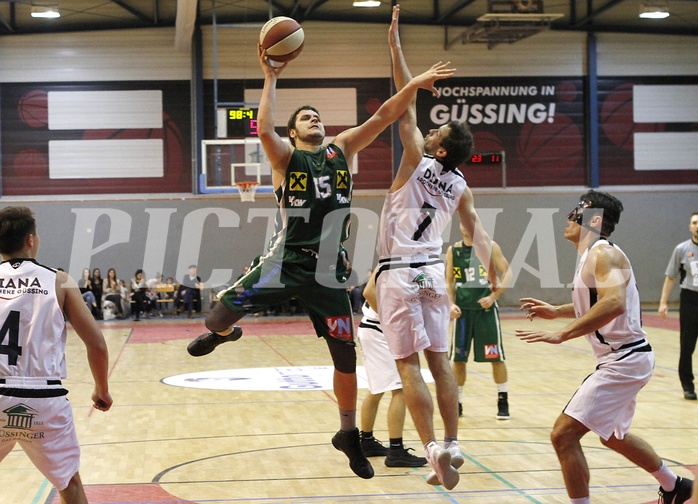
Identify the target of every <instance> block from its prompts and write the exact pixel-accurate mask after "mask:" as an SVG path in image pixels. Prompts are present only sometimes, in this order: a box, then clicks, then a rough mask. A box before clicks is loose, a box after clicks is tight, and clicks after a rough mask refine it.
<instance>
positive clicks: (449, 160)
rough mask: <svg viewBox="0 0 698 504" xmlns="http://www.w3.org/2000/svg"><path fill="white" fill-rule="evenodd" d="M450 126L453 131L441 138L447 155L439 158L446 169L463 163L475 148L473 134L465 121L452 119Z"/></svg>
mask: <svg viewBox="0 0 698 504" xmlns="http://www.w3.org/2000/svg"><path fill="white" fill-rule="evenodd" d="M448 127H449V128H450V130H451V132H450V133H449V134H448V136H447V137H446V138H444V139H442V140H441V147H443V148H444V149H445V150H446V155H445V156H444V157H443V158H439V162H440V163H441V164H442V165H444V168H446V169H452V168H455V167H456V166H458V165H460V164H463V163H464V162H465V161H466V160H467V159H468V158H469V157H470V153H471V152H472V150H473V135H472V133H471V132H470V129H469V128H468V126H467V125H466V124H465V123H461V122H458V121H450V122H449V123H448Z"/></svg>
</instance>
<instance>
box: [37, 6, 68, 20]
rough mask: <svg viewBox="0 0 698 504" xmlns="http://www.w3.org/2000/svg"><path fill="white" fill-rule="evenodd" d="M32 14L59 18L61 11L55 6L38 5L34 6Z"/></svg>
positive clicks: (39, 16) (38, 16)
mask: <svg viewBox="0 0 698 504" xmlns="http://www.w3.org/2000/svg"><path fill="white" fill-rule="evenodd" d="M31 16H32V17H34V18H59V17H61V13H60V12H58V9H57V8H55V7H40V6H38V5H34V6H32V13H31Z"/></svg>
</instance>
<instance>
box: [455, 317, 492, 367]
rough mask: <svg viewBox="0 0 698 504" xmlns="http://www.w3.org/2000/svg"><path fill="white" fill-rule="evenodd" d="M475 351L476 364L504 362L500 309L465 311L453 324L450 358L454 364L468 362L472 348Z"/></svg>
mask: <svg viewBox="0 0 698 504" xmlns="http://www.w3.org/2000/svg"><path fill="white" fill-rule="evenodd" d="M471 345H472V347H473V348H474V349H475V362H501V361H503V360H504V346H503V345H502V328H501V327H500V325H499V309H498V308H497V307H495V306H493V307H492V308H490V309H489V310H463V311H462V314H461V316H460V317H458V318H457V319H456V320H455V321H454V322H453V324H452V332H451V341H450V345H449V352H448V354H449V355H448V356H449V359H451V360H452V361H453V362H468V356H469V355H470V347H471Z"/></svg>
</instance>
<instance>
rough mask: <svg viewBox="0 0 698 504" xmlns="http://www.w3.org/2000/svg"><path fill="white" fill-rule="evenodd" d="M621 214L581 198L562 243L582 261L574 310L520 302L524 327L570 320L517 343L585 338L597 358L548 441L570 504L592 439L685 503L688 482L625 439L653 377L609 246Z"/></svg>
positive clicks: (616, 207)
mask: <svg viewBox="0 0 698 504" xmlns="http://www.w3.org/2000/svg"><path fill="white" fill-rule="evenodd" d="M622 211H623V205H622V203H621V202H620V201H619V200H618V199H617V198H615V197H613V196H611V195H610V194H607V193H603V192H597V191H594V190H590V191H588V192H587V193H586V194H584V195H582V198H581V200H580V202H579V204H578V205H577V207H576V208H575V209H574V210H573V211H572V212H570V214H569V215H568V216H567V227H566V228H565V239H567V240H568V241H570V242H572V243H573V244H575V246H576V249H577V251H578V252H579V254H580V255H581V258H580V261H579V264H578V265H577V270H576V272H575V275H574V280H573V291H572V303H569V304H565V305H560V306H552V305H550V304H548V303H545V302H544V301H540V300H538V299H533V298H523V299H521V302H522V303H523V304H522V305H521V309H522V310H526V311H527V316H528V318H529V319H534V318H536V317H540V318H544V319H554V318H558V317H569V318H574V319H575V320H574V321H573V322H571V323H570V324H569V325H567V326H566V327H564V328H563V329H561V330H554V331H553V330H537V329H530V330H521V329H517V330H516V336H518V337H519V338H520V339H522V340H523V341H526V342H529V343H533V342H538V341H543V342H547V343H554V344H559V343H562V342H565V341H567V340H570V339H572V338H578V337H581V336H583V337H585V338H586V340H587V341H588V342H589V344H590V345H591V347H592V350H593V352H594V356H595V357H596V364H597V365H596V369H595V370H594V372H593V373H592V374H591V375H589V376H588V377H587V378H586V379H585V380H584V382H583V383H582V385H581V386H580V387H579V389H578V390H577V392H575V394H574V396H573V397H572V399H571V400H570V402H569V403H568V404H567V406H565V409H564V410H563V411H562V413H561V414H560V416H559V417H558V418H557V421H556V422H555V426H554V427H553V432H552V434H551V436H550V437H551V439H552V442H553V447H554V448H555V452H556V453H557V456H558V459H559V460H560V466H561V468H562V475H563V477H564V479H565V486H566V487H567V495H568V496H569V498H570V502H571V503H573V504H588V503H589V502H590V497H589V479H590V473H589V467H588V466H587V463H586V460H585V458H584V453H583V451H582V447H581V444H580V441H581V439H582V437H583V436H584V435H586V434H587V433H588V432H589V431H592V432H594V433H595V434H597V435H598V436H599V438H600V440H601V443H602V444H603V445H604V446H606V447H608V448H610V449H612V450H614V451H616V452H618V453H620V454H621V455H623V456H625V457H626V458H627V459H628V460H630V461H631V462H633V463H634V464H636V465H638V466H639V467H641V468H643V469H645V470H646V471H647V472H649V473H651V474H652V476H654V477H655V478H656V479H657V481H658V482H659V484H660V485H661V486H660V488H659V495H660V502H662V503H665V504H666V503H671V504H680V503H682V502H686V501H687V500H688V499H689V498H690V495H691V487H692V482H691V480H689V479H685V478H680V477H678V476H677V475H676V474H675V473H674V472H673V471H672V470H670V469H669V468H668V467H667V466H666V464H665V463H664V461H662V459H661V458H659V456H658V455H657V454H656V453H655V451H654V450H653V449H652V447H651V446H650V445H649V444H647V442H645V441H644V440H642V439H640V438H639V437H637V436H635V435H634V434H631V433H630V432H629V429H630V423H631V421H632V419H633V414H634V413H635V404H636V398H637V394H638V392H639V391H640V389H642V387H644V386H645V384H646V383H647V382H648V381H649V380H650V378H651V376H652V370H653V368H654V352H653V351H652V347H650V344H649V343H648V342H647V334H646V333H645V331H644V330H643V329H642V323H641V317H642V316H641V311H640V295H639V292H638V290H637V285H636V281H635V275H634V273H633V270H632V266H631V265H630V261H629V260H628V258H627V256H626V255H625V254H624V253H623V251H622V250H621V249H620V248H618V247H617V246H616V245H613V244H611V243H610V242H609V241H608V237H609V236H610V235H611V233H612V232H613V230H614V229H615V226H616V224H617V223H618V220H619V219H620V214H621V212H622Z"/></svg>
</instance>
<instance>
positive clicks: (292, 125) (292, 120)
mask: <svg viewBox="0 0 698 504" xmlns="http://www.w3.org/2000/svg"><path fill="white" fill-rule="evenodd" d="M301 110H312V111H313V112H315V113H316V114H317V115H320V111H319V110H318V109H316V108H315V107H313V106H311V105H302V106H300V107H298V108H297V109H296V110H294V111H293V113H292V114H291V117H289V118H288V123H287V124H286V132H287V133H288V139H289V140H290V141H291V145H293V146H294V147H295V146H296V139H295V138H292V137H291V130H292V129H296V119H297V118H298V113H299V112H300V111H301Z"/></svg>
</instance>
